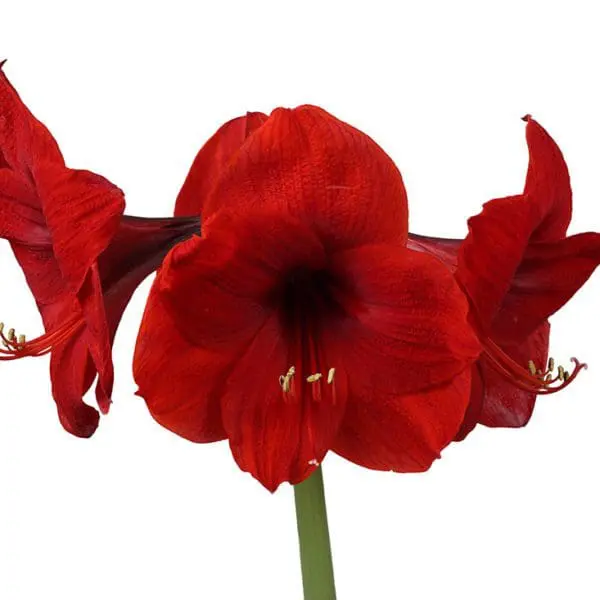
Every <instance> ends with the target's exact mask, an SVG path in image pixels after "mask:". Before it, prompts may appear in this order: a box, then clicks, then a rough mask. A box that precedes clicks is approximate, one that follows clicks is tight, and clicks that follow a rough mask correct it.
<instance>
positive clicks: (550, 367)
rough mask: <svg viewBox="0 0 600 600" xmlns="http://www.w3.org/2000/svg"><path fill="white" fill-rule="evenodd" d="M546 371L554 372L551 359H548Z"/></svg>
mask: <svg viewBox="0 0 600 600" xmlns="http://www.w3.org/2000/svg"><path fill="white" fill-rule="evenodd" d="M548 371H550V372H552V371H554V359H553V358H552V357H550V358H549V359H548Z"/></svg>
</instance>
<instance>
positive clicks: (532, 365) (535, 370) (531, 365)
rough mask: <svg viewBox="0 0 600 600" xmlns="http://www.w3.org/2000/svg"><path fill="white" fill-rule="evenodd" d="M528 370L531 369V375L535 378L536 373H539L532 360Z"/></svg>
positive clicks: (528, 364)
mask: <svg viewBox="0 0 600 600" xmlns="http://www.w3.org/2000/svg"><path fill="white" fill-rule="evenodd" d="M527 368H528V369H529V372H530V373H531V374H532V375H533V376H535V374H536V372H537V367H536V366H535V363H534V362H533V361H532V360H530V361H529V362H528V363H527Z"/></svg>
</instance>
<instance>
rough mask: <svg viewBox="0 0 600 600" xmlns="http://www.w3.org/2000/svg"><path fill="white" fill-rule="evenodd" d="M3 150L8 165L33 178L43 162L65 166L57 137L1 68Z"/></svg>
mask: <svg viewBox="0 0 600 600" xmlns="http://www.w3.org/2000/svg"><path fill="white" fill-rule="evenodd" d="M0 151H1V155H2V157H3V159H2V162H3V163H4V164H5V165H6V164H7V165H10V167H11V169H12V170H14V171H16V172H17V173H19V174H21V175H24V176H27V177H29V178H31V174H32V171H33V170H34V169H35V168H36V167H37V166H38V165H40V164H42V163H45V162H48V163H54V164H57V165H61V164H62V165H64V162H63V158H62V155H61V153H60V150H59V149H58V146H57V144H56V142H55V140H54V138H53V137H52V135H50V133H49V131H48V130H47V129H46V127H44V125H42V123H40V122H39V121H38V120H37V119H36V118H35V117H34V116H33V115H32V114H31V113H30V112H29V110H28V109H27V107H26V106H25V104H23V102H22V100H21V98H20V97H19V95H18V94H17V92H16V90H15V89H14V88H13V86H12V85H11V84H10V82H9V81H8V78H7V77H6V75H5V74H4V72H3V71H2V70H1V69H0Z"/></svg>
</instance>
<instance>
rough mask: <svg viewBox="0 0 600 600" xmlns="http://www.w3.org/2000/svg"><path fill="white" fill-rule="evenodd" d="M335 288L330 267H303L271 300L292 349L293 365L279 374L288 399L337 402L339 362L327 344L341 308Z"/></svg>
mask: <svg viewBox="0 0 600 600" xmlns="http://www.w3.org/2000/svg"><path fill="white" fill-rule="evenodd" d="M334 287H335V281H334V280H333V277H332V275H331V274H330V273H329V271H328V270H326V269H312V268H303V267H300V268H296V269H293V270H292V271H290V272H289V273H288V274H287V275H286V276H285V277H284V279H283V282H282V284H281V285H280V286H278V288H277V289H276V290H275V292H274V293H273V296H272V297H271V298H270V299H269V302H272V303H274V304H275V306H276V309H277V310H278V313H279V317H280V324H281V329H282V331H283V335H284V337H285V341H286V346H287V348H288V349H289V354H288V361H289V368H288V370H287V372H285V373H282V374H281V375H280V377H279V385H280V387H281V393H282V396H283V399H284V401H286V402H306V401H312V402H323V401H326V402H330V403H332V404H335V403H336V365H335V364H333V361H332V357H328V356H325V354H324V345H323V339H324V336H323V333H324V328H325V327H327V326H328V324H330V323H331V320H332V319H335V318H336V317H337V316H338V315H339V312H340V311H341V308H340V307H339V305H338V304H337V302H336V301H335V293H334Z"/></svg>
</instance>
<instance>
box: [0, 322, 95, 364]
mask: <svg viewBox="0 0 600 600" xmlns="http://www.w3.org/2000/svg"><path fill="white" fill-rule="evenodd" d="M83 326H84V321H83V318H82V317H81V316H75V317H73V318H71V319H69V320H68V321H66V322H65V323H63V324H62V325H61V326H60V327H58V328H57V329H54V330H53V331H50V332H48V333H45V334H44V335H41V336H39V337H37V338H35V339H32V340H30V341H27V339H26V337H25V336H24V335H17V334H16V333H15V330H14V329H12V328H11V329H9V330H8V331H7V332H6V333H4V323H0V343H1V344H2V346H3V347H0V360H16V359H18V358H25V357H26V356H43V355H44V354H48V353H49V352H51V351H52V348H53V347H54V346H57V345H59V344H62V343H64V342H65V341H66V340H68V339H69V338H70V337H71V336H72V335H73V334H74V333H75V332H77V331H78V330H79V329H81V328H82V327H83Z"/></svg>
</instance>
